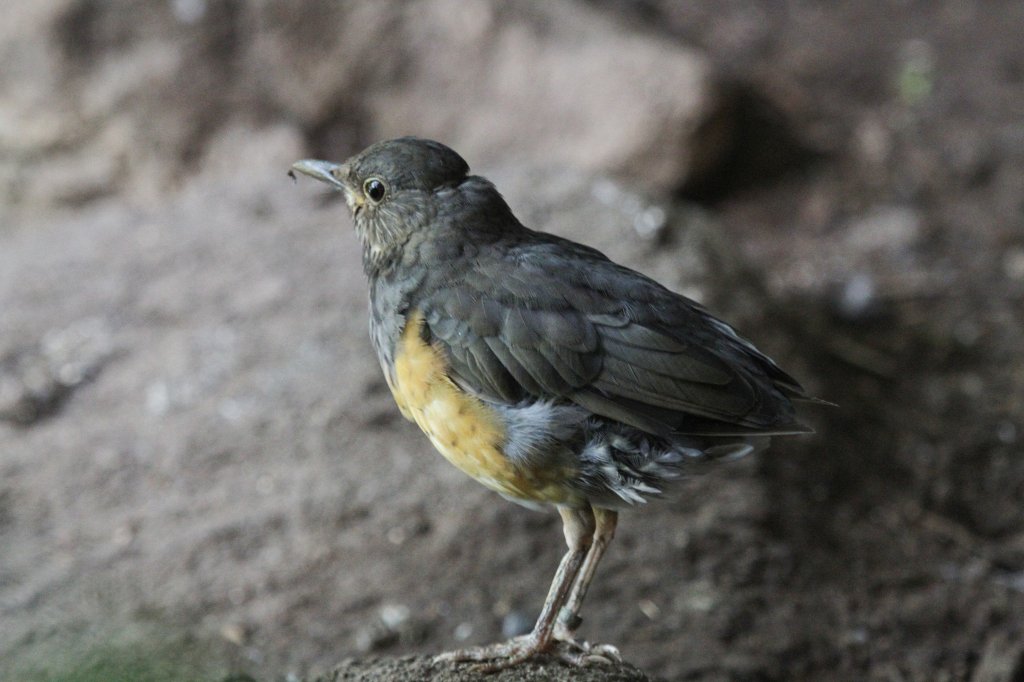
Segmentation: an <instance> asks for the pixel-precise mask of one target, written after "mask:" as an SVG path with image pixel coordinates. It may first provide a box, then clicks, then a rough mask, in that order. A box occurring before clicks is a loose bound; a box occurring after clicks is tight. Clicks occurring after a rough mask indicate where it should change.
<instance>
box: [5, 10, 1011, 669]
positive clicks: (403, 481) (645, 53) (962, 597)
mask: <svg viewBox="0 0 1024 682" xmlns="http://www.w3.org/2000/svg"><path fill="white" fill-rule="evenodd" d="M5 12H7V16H6V18H5V21H4V22H3V23H2V25H0V55H2V56H3V59H4V64H5V68H4V69H3V70H2V71H0V196H2V197H3V200H2V202H0V220H2V224H0V679H18V680H71V679H75V680H89V679H96V680H116V679H124V680H128V679H132V680H174V679H209V680H228V679H234V680H239V681H240V680H243V679H255V680H260V681H261V682H262V681H263V680H279V679H298V678H300V677H307V678H308V679H323V680H330V679H360V678H362V679H370V678H371V676H372V675H374V674H375V675H377V677H376V678H375V679H388V676H391V677H392V678H394V677H396V676H399V675H400V674H399V673H397V672H396V671H397V670H404V671H405V674H406V675H407V676H410V677H413V678H415V677H416V676H422V675H426V673H424V672H423V670H425V668H424V666H425V665H426V663H425V659H417V658H406V659H401V658H390V659H387V658H385V659H384V661H383V663H373V662H372V661H371V660H370V659H371V658H380V657H382V656H383V657H388V656H391V657H401V656H407V655H410V654H430V653H437V652H439V651H442V650H444V649H450V648H453V647H457V646H465V645H467V644H472V643H478V642H486V641H490V640H494V639H497V638H500V637H502V636H507V635H509V634H514V633H516V632H519V631H521V630H522V629H523V628H524V627H528V626H529V623H530V621H531V619H532V618H533V616H534V614H535V611H536V609H537V608H538V606H539V603H540V601H541V599H542V597H543V594H544V591H545V589H546V587H547V582H548V581H549V579H550V577H551V574H552V572H553V570H554V567H555V565H556V563H557V560H558V557H559V555H560V553H561V551H562V550H561V537H560V536H561V533H560V530H559V524H558V521H557V517H556V516H554V515H551V514H547V515H545V514H539V513H534V512H530V511H527V510H523V509H520V508H518V507H515V506H513V505H509V504H508V503H506V502H504V501H503V500H501V499H500V498H498V497H496V496H494V495H493V494H491V493H489V492H487V491H485V490H484V489H482V488H480V487H479V486H478V485H476V484H475V483H473V482H472V481H469V480H467V479H465V478H464V477H463V476H462V475H461V474H460V473H459V472H457V471H455V470H454V469H452V468H451V467H449V466H448V465H447V464H446V463H445V462H444V461H443V460H442V459H441V458H440V457H438V456H437V455H436V454H435V453H433V452H432V451H431V449H430V447H429V444H428V443H427V441H426V440H425V439H424V438H422V437H421V436H420V434H419V433H418V432H417V431H416V429H415V428H414V427H413V426H411V425H410V424H407V423H406V422H404V421H403V420H402V419H401V418H400V417H399V415H398V412H397V410H396V409H395V407H394V406H393V404H392V402H391V398H390V396H389V395H388V393H387V389H386V387H385V385H384V383H383V380H382V379H381V377H380V376H379V369H378V368H377V365H376V360H375V359H374V357H373V355H372V350H371V349H370V346H369V343H368V340H367V336H366V330H365V320H364V316H365V287H364V283H363V276H362V273H361V270H360V266H359V262H358V253H357V249H356V248H355V243H354V239H353V237H352V235H351V234H349V231H350V230H349V223H348V220H347V218H345V217H344V215H343V214H344V209H343V206H342V205H340V204H339V203H338V202H337V200H336V199H335V198H333V197H329V196H326V195H325V194H323V191H322V189H321V188H318V187H314V186H313V183H301V184H299V185H297V186H296V185H293V183H291V181H289V180H288V179H287V178H286V177H285V175H284V171H285V170H286V169H287V166H288V164H290V163H291V162H292V161H293V160H295V159H297V158H300V157H303V156H309V155H319V156H327V157H329V158H341V157H343V156H345V155H347V154H348V153H351V152H354V151H356V150H358V149H359V148H361V147H362V146H363V145H364V144H366V143H368V142H370V141H373V140H375V139H379V138H381V137H387V136H392V135H395V134H401V133H407V132H415V133H419V134H422V135H427V136H432V137H437V138H439V139H442V140H444V141H446V142H449V143H451V144H452V145H453V146H455V147H456V148H458V149H459V150H460V151H461V152H462V153H463V154H464V156H466V157H467V159H468V160H469V161H470V163H471V164H472V165H473V167H474V169H475V170H477V171H479V172H483V173H485V174H487V175H488V176H489V177H491V178H492V179H493V180H495V181H496V182H497V184H498V186H499V187H500V188H501V189H502V190H503V191H504V193H505V194H506V197H507V198H508V199H509V202H510V203H511V205H512V206H513V208H514V209H515V210H516V211H517V213H518V214H519V215H520V217H521V218H522V219H523V220H524V222H526V223H527V224H529V225H532V226H535V227H542V228H544V229H550V230H551V231H555V232H559V233H561V234H565V235H567V236H570V237H572V238H574V239H578V240H581V241H585V242H587V243H589V244H592V245H594V246H597V247H598V248H601V249H602V250H605V251H606V252H607V253H609V255H611V256H613V257H614V258H616V259H618V260H620V261H622V262H624V263H627V264H629V265H631V266H633V267H636V268H638V269H641V270H643V271H644V272H647V273H649V274H652V275H653V276H655V277H657V278H658V279H660V280H662V281H663V282H665V283H666V284H668V285H670V286H672V287H673V288H675V289H677V290H679V291H682V292H684V293H686V294H687V295H690V296H693V297H695V298H698V299H700V300H702V301H704V302H705V303H706V304H707V305H708V306H709V307H711V308H712V309H713V310H715V311H716V312H718V313H720V314H721V315H722V316H723V317H725V318H726V319H729V320H730V321H733V322H735V323H736V324H737V326H739V327H740V328H741V329H742V330H743V331H744V332H745V333H746V334H747V335H748V336H750V337H752V338H753V339H755V340H756V341H757V342H758V344H759V345H760V346H761V347H763V348H764V349H766V350H767V351H769V352H770V353H771V354H772V355H773V356H775V357H776V358H777V359H779V360H780V362H781V363H782V364H783V365H784V366H785V367H787V368H789V369H791V370H792V371H793V373H794V374H796V375H797V376H799V377H801V378H802V379H804V380H805V383H806V384H807V385H808V387H809V388H810V389H811V390H812V392H814V393H815V394H817V395H821V396H823V397H825V398H828V399H829V400H832V401H834V402H836V403H838V404H839V407H838V408H833V409H824V408H821V409H814V410H810V411H809V414H808V421H810V422H811V423H812V424H813V425H814V426H815V427H816V428H817V430H818V433H817V434H816V435H815V436H813V437H808V438H802V439H790V440H787V441H780V442H778V443H777V444H776V445H775V446H774V447H773V448H772V450H771V451H770V452H769V453H766V454H765V455H763V456H761V457H759V458H757V459H749V460H747V461H741V462H738V463H736V464H735V465H732V466H729V467H726V468H723V469H722V470H720V471H718V472H715V473H713V474H711V475H709V476H708V477H706V478H703V479H700V480H696V481H693V482H692V483H689V484H688V485H687V487H686V488H685V492H684V494H683V495H682V496H681V499H680V500H679V501H677V502H674V503H672V504H659V505H651V506H650V507H649V508H645V509H642V510H638V512H637V513H635V514H627V515H625V517H624V519H623V522H622V524H621V527H620V532H619V535H618V537H617V538H616V542H615V544H614V545H613V546H612V549H611V551H610V553H609V556H608V557H607V559H606V561H605V563H604V565H603V566H602V570H601V571H600V572H599V574H598V578H597V582H596V583H595V586H594V589H593V590H592V593H591V596H590V598H589V599H588V603H587V605H586V608H585V612H584V616H585V619H586V621H585V624H584V625H583V628H582V632H583V634H584V635H585V636H586V637H588V638H589V639H592V640H596V641H609V642H614V643H615V644H616V645H618V646H619V647H620V649H621V650H622V652H623V654H624V656H625V658H626V659H627V660H628V661H630V662H631V663H633V664H635V665H636V666H638V668H639V669H642V670H643V671H644V672H645V673H647V674H649V675H651V676H654V677H658V678H663V679H679V680H683V679H686V680H754V679H756V680H795V679H807V680H812V679H815V680H816V679H850V680H854V679H856V680H860V679H891V680H972V681H974V682H982V681H986V682H997V681H1001V680H1006V681H1010V680H1018V679H1021V677H1022V676H1024V632H1022V631H1024V457H1022V456H1021V442H1022V438H1024V434H1022V430H1024V353H1022V352H1021V342H1020V335H1021V330H1022V329H1024V189H1022V188H1024V126H1022V123H1021V122H1022V120H1024V119H1022V114H1024V48H1022V47H1021V43H1020V40H1019V36H1020V35H1021V34H1022V32H1024V9H1022V6H1021V5H1020V3H1016V2H1010V1H1006V2H991V3H965V2H952V1H951V2H935V3H894V2H881V1H876V2H867V3H864V2H853V1H850V2H846V1H844V2H836V3H831V4H828V5H820V6H817V5H816V6H810V5H805V4H801V3H785V4H783V3H775V2H767V1H765V2H725V3H720V2H691V3H686V4H685V5H683V4H681V3H674V2H667V1H666V2H660V1H658V0H651V1H649V2H642V3H625V2H617V1H615V0H599V1H595V2H573V1H569V0H565V1H564V2H556V3H547V4H544V5H541V4H539V3H537V4H531V3H525V2H514V3H501V4H499V3H497V2H494V3H489V2H480V3H473V4H472V9H469V5H466V4H465V3H460V2H455V1H454V0H451V1H445V0H421V1H419V2H413V3H398V2H394V3H389V2H380V3H377V2H375V3H345V4H342V3H327V2H324V3H318V2H315V3H310V4H308V5H304V6H303V9H302V11H301V12H299V11H296V10H294V7H293V5H291V4H290V3H284V2H276V1H273V0H261V1H260V2H253V3H229V2H204V1H203V0H175V1H173V2H156V1H153V2H146V3H127V2H125V3H119V2H111V3H95V2H90V1H88V0H45V1H41V2H28V1H27V0H25V1H24V2H16V3H13V4H12V5H11V7H10V8H6V9H5ZM343 659H353V660H350V661H349V662H348V663H346V664H344V665H342V666H341V667H340V668H339V667H337V666H338V664H339V662H340V661H342V660H343ZM374 666H377V667H376V668H375V667H374ZM381 666H383V667H381ZM402 666H406V667H404V668H403V667H402ZM374 670H376V672H373V671H374ZM546 672H550V669H526V670H524V671H522V673H521V675H520V679H540V677H538V676H543V675H544V674H546ZM563 672H564V671H563ZM606 672H607V673H608V674H607V675H605V679H609V678H614V675H616V674H619V673H618V672H613V671H606ZM634 672H635V671H634ZM431 674H433V673H431ZM631 674H634V673H629V672H626V673H623V675H627V676H624V677H621V679H629V677H628V675H631ZM452 675H453V677H452V679H459V678H458V673H452ZM531 675H532V677H531ZM509 679H514V677H509ZM595 679H601V678H600V677H595Z"/></svg>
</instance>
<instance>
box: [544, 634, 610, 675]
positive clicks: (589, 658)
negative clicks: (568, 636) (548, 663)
mask: <svg viewBox="0 0 1024 682" xmlns="http://www.w3.org/2000/svg"><path fill="white" fill-rule="evenodd" d="M555 653H556V654H557V656H558V659H559V660H560V661H562V662H563V663H567V664H569V665H572V666H577V667H581V668H585V667H588V666H597V665H612V664H613V663H622V654H621V653H619V650H618V648H616V647H614V646H612V645H611V644H591V643H590V642H585V641H581V640H575V639H573V640H561V641H559V642H558V645H557V646H556V650H555Z"/></svg>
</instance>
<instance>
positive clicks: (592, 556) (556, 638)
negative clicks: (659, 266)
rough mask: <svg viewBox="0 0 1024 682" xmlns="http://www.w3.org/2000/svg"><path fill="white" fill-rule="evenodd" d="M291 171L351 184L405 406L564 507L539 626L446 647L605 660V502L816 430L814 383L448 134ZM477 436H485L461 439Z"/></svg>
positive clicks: (447, 445)
mask: <svg viewBox="0 0 1024 682" xmlns="http://www.w3.org/2000/svg"><path fill="white" fill-rule="evenodd" d="M293 168H294V169H295V170H299V171H300V172H303V173H306V174H308V175H312V176H314V177H317V178H318V179H321V180H324V181H326V182H328V183H330V184H332V185H334V186H335V187H337V188H339V189H341V190H342V191H344V192H345V196H346V199H347V201H348V204H349V207H350V209H351V210H352V213H353V217H354V220H355V227H356V233H357V234H358V236H359V238H360V241H361V243H362V246H363V265H364V268H365V270H366V273H367V276H368V279H369V282H370V321H371V337H372V339H373V343H374V346H375V348H376V350H377V354H378V356H379V358H380V362H381V367H382V368H383V370H384V372H385V375H386V376H387V377H388V383H389V386H391V388H392V391H393V392H394V393H395V397H396V400H397V401H398V402H399V406H400V407H402V409H403V413H405V414H406V416H408V417H410V418H411V419H414V420H415V421H416V422H417V423H418V424H419V425H420V426H421V428H423V429H424V431H426V432H427V433H428V435H430V437H431V440H432V441H433V442H434V444H435V445H436V446H437V447H438V449H439V450H441V452H442V453H443V454H445V456H446V457H448V458H449V459H450V460H452V461H453V463H455V464H456V465H457V466H460V467H461V468H463V469H464V470H466V471H467V473H470V474H471V475H473V476H475V477H476V478H478V480H480V481H481V482H483V483H484V484H485V485H488V486H489V487H492V488H493V489H495V490H497V491H499V492H501V493H502V494H504V495H506V496H507V497H510V498H512V499H516V500H518V501H521V502H525V503H531V504H535V503H538V502H542V503H545V502H546V503H554V504H556V505H557V506H558V507H559V510H560V512H561V513H562V516H563V520H564V523H565V527H566V537H567V540H568V542H569V545H570V551H569V553H568V554H567V555H566V557H565V559H563V565H562V566H561V567H560V568H559V572H558V574H557V575H556V578H555V583H554V585H553V588H552V593H551V595H549V599H548V600H547V602H546V603H545V608H544V610H543V611H542V613H541V617H540V618H539V619H538V622H537V626H536V627H535V629H534V631H533V633H531V635H529V636H528V637H527V638H526V639H525V640H523V641H519V640H515V641H513V642H510V643H506V644H502V645H495V646H493V647H489V648H485V649H480V650H472V651H463V652H456V654H454V655H453V657H454V658H455V659H457V660H463V659H472V660H494V659H499V660H498V661H497V662H495V663H492V664H491V666H490V667H491V668H494V667H502V666H504V665H508V664H512V663H515V662H518V661H519V660H523V659H525V658H527V657H529V656H532V655H534V654H536V653H538V652H541V651H547V650H551V649H552V648H553V647H556V646H558V647H562V650H561V651H560V653H562V654H563V656H564V657H566V658H567V659H569V660H571V661H573V662H576V663H581V662H585V661H586V660H588V659H589V658H592V657H595V656H596V657H598V658H600V657H602V656H604V657H609V656H612V655H613V654H612V652H611V651H609V650H608V649H599V648H593V647H588V646H586V645H584V644H583V643H580V642H576V641H575V639H574V638H573V636H572V635H573V631H574V630H575V627H576V626H577V625H578V621H579V618H578V611H579V607H580V603H581V602H582V598H583V595H584V594H585V592H586V589H587V586H588V585H589V582H590V579H591V578H592V577H593V570H594V566H596V563H597V561H598V560H599V559H600V556H601V554H602V552H603V551H604V548H605V547H606V546H607V543H608V542H609V541H610V539H611V534H612V533H613V532H614V527H615V519H616V516H615V512H614V511H612V510H614V509H618V508H622V507H628V506H630V505H635V504H637V503H641V502H643V501H644V500H645V499H646V498H648V497H652V496H658V495H660V494H661V493H662V492H663V491H664V489H665V488H666V486H669V485H671V484H672V483H673V482H674V481H676V480H677V479H679V478H681V477H683V476H684V475H685V474H686V473H688V472H690V471H694V470H696V469H697V468H699V467H703V466H706V465H707V464H708V463H710V462H713V461H717V460H721V459H728V458H732V457H736V456H741V455H744V454H747V453H749V452H752V451H754V450H756V449H761V448H763V447H765V446H766V444H767V440H768V437H770V436H773V435H781V434H793V433H801V432H805V431H807V430H808V429H807V428H806V427H805V426H803V425H802V424H801V423H800V422H799V421H797V418H796V412H795V409H794V406H793V400H796V399H807V395H806V394H805V392H804V390H803V389H802V388H801V387H800V385H799V384H798V383H797V382H796V381H795V380H794V379H793V378H792V377H791V376H789V375H788V374H786V373H785V372H784V371H782V370H781V369H780V368H779V367H778V366H777V365H776V364H775V363H774V362H773V361H772V360H771V359H769V358H768V357H767V356H765V355H764V354H763V353H761V352H760V351H758V350H757V349H756V348H755V347H754V346H753V345H752V344H751V343H750V342H749V341H747V340H745V339H743V338H742V337H740V336H739V335H738V334H736V332H735V331H734V330H733V329H732V328H731V327H729V325H727V324H725V323H724V322H722V321H720V320H718V319H716V318H715V317H713V316H712V315H711V314H710V313H708V312H707V311H706V310H705V309H704V308H702V307H701V306H700V305H698V304H696V303H694V302H693V301H691V300H689V299H687V298H685V297H683V296H681V295H679V294H676V293H674V292H672V291H669V290H668V289H666V288H665V287H663V286H661V285H660V284H658V283H657V282H655V281H654V280H652V279H650V278H648V277H646V276H644V275H642V274H640V273H637V272H635V271H633V270H630V269H628V268H625V267H623V266H621V265H618V264H616V263H613V262H612V261H610V260H609V259H608V258H607V257H605V256H604V255H603V254H602V253H600V252H598V251H596V250H595V249H592V248H589V247H587V246H583V245H581V244H577V243H575V242H571V241H568V240H566V239H562V238H559V237H556V236H553V235H550V234H546V233H543V232H535V231H533V230H530V229H528V228H527V227H525V226H523V225H522V224H521V223H520V222H519V221H518V220H517V219H516V218H515V216H514V215H513V214H512V211H511V210H510V209H509V207H508V205H507V204H506V203H505V201H504V199H502V197H501V195H500V194H499V193H498V191H497V190H496V189H495V188H494V186H493V185H492V184H491V183H490V182H488V181H487V180H486V179H484V178H481V177H479V176H474V175H469V167H468V165H467V164H466V162H465V161H464V160H463V159H462V158H461V157H460V156H459V155H458V154H456V153H455V152H454V151H452V150H451V149H449V148H448V147H445V146H444V145H441V144H439V143H437V142H432V141H428V140H421V139H417V138H400V139H397V140H389V141H386V142H381V143H378V144H375V145H373V146H371V147H369V148H368V149H367V150H365V151H364V152H362V153H361V154H359V155H357V156H355V157H353V158H352V159H350V160H349V161H348V162H346V163H345V164H330V163H327V162H323V161H302V162H299V163H297V164H296V165H295V166H293ZM410 335H411V336H410ZM414 356H415V357H416V358H418V359H417V360H416V361H415V362H413V361H412V360H410V359H409V358H412V357H414ZM403 363H404V364H403ZM436 365H440V366H441V373H442V375H443V376H441V377H438V376H436V371H435V370H436ZM413 366H415V367H420V368H425V369H419V370H416V371H417V372H420V373H421V374H422V379H420V378H417V377H416V376H413V370H412V369H410V367H413ZM421 381H422V383H419V382H421ZM442 408H443V409H442ZM456 408H457V409H456ZM467 414H470V415H475V416H474V417H473V419H475V420H477V421H475V422H467V421H465V420H466V419H467V417H466V416H465V415H467ZM439 415H441V416H439ZM460 420H461V421H460ZM456 422H458V424H459V425H460V426H459V427H458V428H459V429H461V430H456V429H455V427H453V426H452V424H454V423H456ZM481 429H482V430H484V431H487V429H491V431H487V432H488V433H492V432H493V433H494V434H496V435H495V436H494V442H493V443H491V442H484V443H483V444H482V445H481V441H479V440H473V441H472V442H474V443H477V446H476V447H478V448H480V450H481V451H480V452H476V451H471V452H467V450H466V448H465V447H464V446H463V445H461V444H460V442H463V437H465V438H468V439H472V438H476V437H477V434H478V433H480V432H481ZM442 434H443V435H442ZM492 445H493V453H496V454H493V453H492V449H491V447H492ZM487 453H492V454H487ZM584 559H585V560H584ZM565 647H568V648H567V649H566V648H565Z"/></svg>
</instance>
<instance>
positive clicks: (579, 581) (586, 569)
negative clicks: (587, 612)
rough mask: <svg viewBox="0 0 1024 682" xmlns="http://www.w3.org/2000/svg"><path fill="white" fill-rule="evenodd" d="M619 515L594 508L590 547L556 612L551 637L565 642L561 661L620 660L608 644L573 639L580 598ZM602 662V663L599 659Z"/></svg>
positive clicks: (591, 577)
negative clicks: (560, 606)
mask: <svg viewBox="0 0 1024 682" xmlns="http://www.w3.org/2000/svg"><path fill="white" fill-rule="evenodd" d="M618 520H619V514H618V512H616V511H612V510H611V509H601V508H599V507H595V508H594V521H595V529H594V541H593V542H592V543H591V545H590V550H589V551H588V552H587V556H586V558H585V559H584V560H583V566H582V567H581V568H580V572H579V575H577V576H576V582H574V583H573V586H572V591H571V592H570V593H569V597H568V598H567V599H566V600H565V604H564V605H563V606H562V608H561V609H559V612H558V621H557V622H556V624H555V631H554V637H555V639H556V640H558V641H560V642H565V643H566V644H567V645H568V646H567V649H568V651H565V652H563V653H562V658H563V659H564V658H571V657H574V656H575V657H576V658H578V659H579V660H578V661H575V662H576V663H578V664H580V665H583V664H586V663H596V662H608V661H609V660H614V661H619V660H621V656H620V654H619V651H618V649H616V648H615V647H614V646H612V645H610V644H597V645H590V644H588V643H587V642H580V641H577V640H576V628H578V627H579V626H580V623H581V622H582V619H581V618H580V615H579V614H580V607H581V606H582V605H583V599H584V598H585V597H586V596H587V590H588V589H589V588H590V583H591V581H593V579H594V574H595V573H596V572H597V564H598V563H599V562H600V561H601V557H603V556H604V553H605V550H606V549H608V545H609V544H611V541H612V538H614V537H615V527H616V525H617V524H618ZM602 659H603V660H602Z"/></svg>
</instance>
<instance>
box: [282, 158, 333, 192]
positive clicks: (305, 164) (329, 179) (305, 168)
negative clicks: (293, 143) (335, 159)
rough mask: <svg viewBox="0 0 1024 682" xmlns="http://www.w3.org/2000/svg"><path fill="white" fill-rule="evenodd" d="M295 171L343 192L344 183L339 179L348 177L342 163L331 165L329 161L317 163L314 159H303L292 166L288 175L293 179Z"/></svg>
mask: <svg viewBox="0 0 1024 682" xmlns="http://www.w3.org/2000/svg"><path fill="white" fill-rule="evenodd" d="M295 171H298V172H299V173H302V174H303V175H308V176H309V177H311V178H316V179H317V180H320V181H322V182H326V183H327V184H328V185H331V186H332V187H334V188H335V189H339V190H344V189H345V187H346V186H345V183H344V182H343V181H342V180H341V179H340V178H347V177H348V165H346V164H344V163H331V162H330V161H317V160H316V159H303V160H302V161H296V162H295V163H293V164H292V168H291V170H290V171H288V175H290V176H292V177H293V178H294V177H295Z"/></svg>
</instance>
